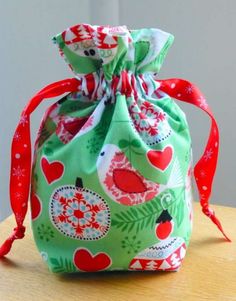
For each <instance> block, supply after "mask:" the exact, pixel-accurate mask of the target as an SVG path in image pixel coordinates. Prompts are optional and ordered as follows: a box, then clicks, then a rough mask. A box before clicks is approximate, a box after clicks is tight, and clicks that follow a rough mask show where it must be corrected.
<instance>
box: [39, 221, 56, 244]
mask: <svg viewBox="0 0 236 301" xmlns="http://www.w3.org/2000/svg"><path fill="white" fill-rule="evenodd" d="M37 232H38V236H39V238H40V239H41V240H44V241H46V242H49V241H50V240H51V239H52V238H54V235H55V234H54V231H53V230H52V228H51V227H50V226H45V225H44V224H41V225H39V226H38V227H37Z"/></svg>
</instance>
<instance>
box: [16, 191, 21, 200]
mask: <svg viewBox="0 0 236 301" xmlns="http://www.w3.org/2000/svg"><path fill="white" fill-rule="evenodd" d="M14 196H15V198H16V199H17V200H18V201H19V200H21V198H22V194H21V193H20V192H16V193H15V194H14Z"/></svg>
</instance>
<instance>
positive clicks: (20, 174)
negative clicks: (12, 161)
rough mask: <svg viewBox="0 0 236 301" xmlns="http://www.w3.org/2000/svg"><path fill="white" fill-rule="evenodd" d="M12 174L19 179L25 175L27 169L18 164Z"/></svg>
mask: <svg viewBox="0 0 236 301" xmlns="http://www.w3.org/2000/svg"><path fill="white" fill-rule="evenodd" d="M12 175H13V176H14V177H17V179H18V180H19V179H20V178H22V177H24V176H25V169H24V168H21V167H20V165H18V166H17V167H16V168H15V167H13V173H12Z"/></svg>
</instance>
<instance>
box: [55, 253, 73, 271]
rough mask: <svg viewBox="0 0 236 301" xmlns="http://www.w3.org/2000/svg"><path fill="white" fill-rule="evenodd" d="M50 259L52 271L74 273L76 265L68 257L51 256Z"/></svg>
mask: <svg viewBox="0 0 236 301" xmlns="http://www.w3.org/2000/svg"><path fill="white" fill-rule="evenodd" d="M49 261H50V262H51V264H52V271H53V272H54V273H74V272H76V267H75V266H74V264H73V262H72V261H71V260H68V259H67V258H62V257H59V258H50V259H49Z"/></svg>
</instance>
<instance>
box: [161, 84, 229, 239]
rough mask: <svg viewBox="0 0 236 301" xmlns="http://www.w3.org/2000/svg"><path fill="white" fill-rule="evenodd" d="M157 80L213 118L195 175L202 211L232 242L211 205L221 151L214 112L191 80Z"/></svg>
mask: <svg viewBox="0 0 236 301" xmlns="http://www.w3.org/2000/svg"><path fill="white" fill-rule="evenodd" d="M157 81H158V82H159V83H160V84H161V86H160V88H159V89H160V90H161V91H163V92H165V93H167V94H168V95H169V96H171V97H173V98H175V99H178V100H180V101H184V102H187V103H190V104H193V105H195V106H196V107H198V108H200V109H201V110H203V111H204V112H206V113H207V114H208V115H209V117H210V118H211V128H210V133H209V137H208V141H207V144H206V147H205V150H204V152H203V155H202V156H201V158H200V159H199V161H198V162H197V164H196V165H195V167H194V176H195V180H196V184H197V188H198V193H199V198H200V204H201V206H202V212H203V213H204V214H205V215H206V216H208V217H209V218H210V219H211V220H212V221H213V223H214V224H216V226H217V227H218V229H219V230H220V231H221V232H222V234H223V235H224V237H225V238H226V240H227V241H229V242H230V241H231V240H230V239H229V237H228V236H227V235H226V234H225V232H224V231H223V228H222V226H221V223H220V221H219V220H218V219H217V217H216V216H215V212H214V211H213V210H212V209H211V208H210V207H209V199H210V195H211V190H212V183H213V179H214V175H215V171H216V166H217V160H218V153H219V129H218V126H217V123H216V120H215V118H214V116H213V113H212V111H211V109H210V107H209V106H208V104H207V102H206V99H205V97H204V96H203V94H202V93H201V92H200V90H199V89H198V88H197V87H196V86H195V85H194V84H192V83H190V82H189V81H186V80H183V79H179V78H171V79H166V80H157Z"/></svg>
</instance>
